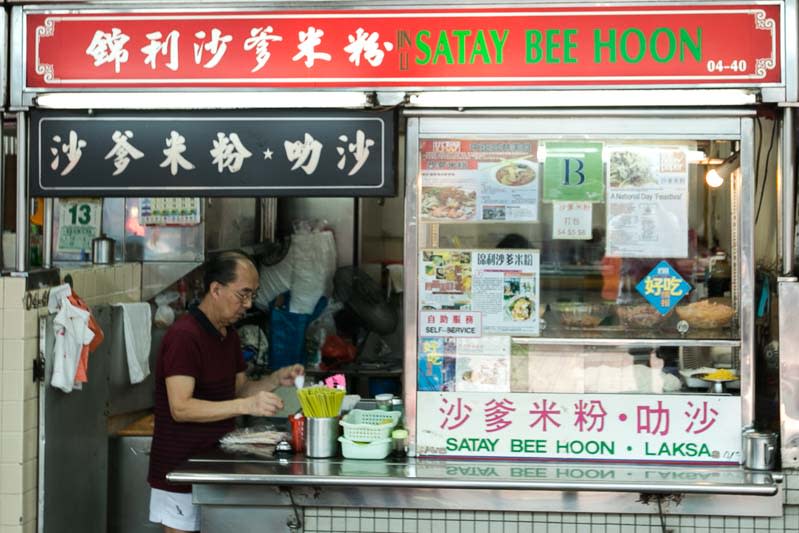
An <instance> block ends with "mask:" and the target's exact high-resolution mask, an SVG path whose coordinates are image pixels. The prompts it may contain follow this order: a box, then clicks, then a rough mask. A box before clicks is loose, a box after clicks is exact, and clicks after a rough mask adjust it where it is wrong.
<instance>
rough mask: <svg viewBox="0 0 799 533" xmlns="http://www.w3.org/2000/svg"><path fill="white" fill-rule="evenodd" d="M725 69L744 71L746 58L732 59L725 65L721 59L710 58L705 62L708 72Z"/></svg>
mask: <svg viewBox="0 0 799 533" xmlns="http://www.w3.org/2000/svg"><path fill="white" fill-rule="evenodd" d="M726 70H731V71H732V72H746V60H745V59H733V60H732V62H731V63H730V64H729V65H725V64H724V61H722V60H721V59H716V60H713V59H711V60H710V61H708V62H707V71H708V72H724V71H726Z"/></svg>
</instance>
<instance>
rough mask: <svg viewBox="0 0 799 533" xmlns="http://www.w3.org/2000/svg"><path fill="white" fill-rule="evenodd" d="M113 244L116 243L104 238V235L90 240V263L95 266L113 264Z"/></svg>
mask: <svg viewBox="0 0 799 533" xmlns="http://www.w3.org/2000/svg"><path fill="white" fill-rule="evenodd" d="M114 244H116V241H114V239H112V238H110V237H106V235H105V233H103V234H101V235H100V236H99V237H96V238H94V239H92V263H94V264H95V265H110V264H113V262H114Z"/></svg>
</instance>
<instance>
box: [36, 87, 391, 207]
mask: <svg viewBox="0 0 799 533" xmlns="http://www.w3.org/2000/svg"><path fill="white" fill-rule="evenodd" d="M231 97H232V98H235V95H231ZM394 128H395V120H394V112H393V111H346V110H342V111H333V110H313V111H308V112H305V111H268V112H267V111H235V112H221V111H220V112H205V111H202V112H185V113H184V112H180V113H175V112H166V113H158V112H136V113H134V112H121V113H118V112H111V111H108V112H98V113H93V114H91V115H90V114H86V113H69V112H62V111H54V112H49V111H38V110H34V111H32V112H31V130H30V131H31V143H30V144H31V148H30V152H31V160H30V162H31V164H30V194H31V196H56V197H66V196H346V197H355V196H393V195H394V194H395V182H396V168H397V165H396V157H397V156H396V146H395V142H396V135H395V129H394Z"/></svg>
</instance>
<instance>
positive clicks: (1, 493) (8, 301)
mask: <svg viewBox="0 0 799 533" xmlns="http://www.w3.org/2000/svg"><path fill="white" fill-rule="evenodd" d="M68 273H69V274H71V275H72V278H73V288H74V289H75V291H76V292H77V293H78V294H79V295H80V296H81V297H82V298H83V299H84V300H85V301H86V302H87V303H88V304H89V305H90V306H92V305H97V304H105V303H116V302H131V301H134V302H135V301H139V299H140V296H141V265H140V264H137V263H129V264H121V265H114V266H110V267H91V268H85V269H74V270H66V271H63V270H62V272H61V275H62V277H63V276H65V275H66V274H68ZM43 291H44V290H43V289H42V290H37V291H32V292H33V294H34V296H35V298H34V300H38V299H39V298H38V296H40V295H41V293H42V292H43ZM0 304H2V309H0V332H2V342H0V533H34V532H35V531H36V502H37V496H36V495H37V491H36V479H37V473H38V472H37V468H38V466H37V454H38V433H37V429H38V409H39V404H38V402H39V398H38V396H39V394H38V393H39V389H38V384H37V383H34V381H33V379H32V376H33V360H34V359H35V358H36V353H37V350H38V318H39V316H40V315H43V314H46V313H47V308H46V306H45V307H40V308H38V309H31V310H26V309H25V279H23V278H12V277H4V278H0ZM89 379H91V376H89Z"/></svg>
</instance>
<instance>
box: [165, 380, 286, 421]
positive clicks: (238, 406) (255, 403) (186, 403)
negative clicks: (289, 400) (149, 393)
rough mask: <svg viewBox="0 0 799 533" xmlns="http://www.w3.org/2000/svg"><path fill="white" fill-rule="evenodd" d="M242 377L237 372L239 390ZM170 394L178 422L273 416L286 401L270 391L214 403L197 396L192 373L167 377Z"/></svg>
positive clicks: (167, 389) (169, 397)
mask: <svg viewBox="0 0 799 533" xmlns="http://www.w3.org/2000/svg"><path fill="white" fill-rule="evenodd" d="M240 377H243V378H244V379H245V380H246V376H244V372H241V373H240V374H237V375H236V385H237V389H238V385H239V380H240ZM166 393H167V398H168V399H169V411H170V413H171V414H172V418H174V419H175V421H176V422H216V421H218V420H225V419H227V418H233V417H236V416H239V415H253V416H272V415H274V414H275V413H276V412H277V411H278V410H279V409H281V408H282V407H283V402H282V401H281V400H280V398H278V397H277V396H275V395H274V394H270V393H267V392H256V393H255V394H253V395H250V396H248V397H246V398H235V399H233V400H227V401H221V402H212V401H208V400H199V399H197V398H194V397H193V394H194V378H193V377H191V376H170V377H168V378H166Z"/></svg>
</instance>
